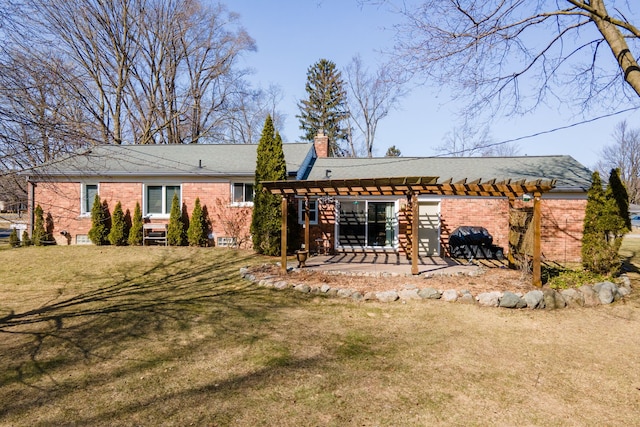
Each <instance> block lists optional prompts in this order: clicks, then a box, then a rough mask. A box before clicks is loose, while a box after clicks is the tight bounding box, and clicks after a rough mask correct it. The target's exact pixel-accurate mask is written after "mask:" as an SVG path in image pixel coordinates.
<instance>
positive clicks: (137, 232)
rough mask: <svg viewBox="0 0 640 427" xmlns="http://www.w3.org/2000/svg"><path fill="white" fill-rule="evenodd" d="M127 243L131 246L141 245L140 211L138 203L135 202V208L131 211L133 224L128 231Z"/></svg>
mask: <svg viewBox="0 0 640 427" xmlns="http://www.w3.org/2000/svg"><path fill="white" fill-rule="evenodd" d="M127 241H128V243H129V244H130V245H132V246H140V245H142V210H141V209H140V203H138V202H136V208H135V209H134V211H133V222H132V224H131V229H129V238H128V239H127Z"/></svg>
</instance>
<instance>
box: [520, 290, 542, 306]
mask: <svg viewBox="0 0 640 427" xmlns="http://www.w3.org/2000/svg"><path fill="white" fill-rule="evenodd" d="M522 298H523V299H524V300H525V301H526V303H527V307H529V308H531V309H536V308H544V294H543V293H542V291H539V290H537V289H536V290H534V291H529V292H527V293H526V294H524V297H522Z"/></svg>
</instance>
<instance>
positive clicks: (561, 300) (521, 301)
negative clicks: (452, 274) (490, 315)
mask: <svg viewBox="0 0 640 427" xmlns="http://www.w3.org/2000/svg"><path fill="white" fill-rule="evenodd" d="M334 274H335V273H334ZM340 274H345V275H348V274H349V273H340ZM240 275H241V276H242V277H243V278H244V279H246V280H249V281H250V282H253V283H256V284H257V285H258V286H261V287H265V288H273V289H278V290H283V289H293V290H295V291H298V292H302V293H313V294H321V295H328V296H335V297H339V298H350V299H352V300H354V301H379V302H394V301H402V302H406V301H409V300H443V301H447V302H458V303H462V304H477V305H480V306H483V307H503V308H530V309H547V310H553V309H558V308H565V307H594V306H597V305H601V304H611V303H613V302H614V301H618V300H620V299H622V298H624V297H625V296H627V295H629V294H630V293H631V282H630V280H629V278H628V277H627V276H622V277H621V283H620V284H615V283H613V282H601V283H596V284H594V285H583V286H580V287H579V288H576V289H563V290H561V291H556V290H555V289H550V288H545V289H536V290H532V291H529V292H527V293H526V294H524V295H523V294H520V293H514V292H510V291H505V292H500V291H494V292H483V293H480V294H478V295H475V296H474V295H472V294H471V292H470V291H468V290H460V291H458V290H456V289H446V290H440V289H434V288H430V287H426V288H418V287H417V286H415V285H410V284H407V285H404V287H403V288H402V289H399V290H389V291H380V292H367V293H365V294H364V295H363V294H362V293H360V292H359V291H356V290H353V289H348V288H337V287H331V286H329V285H327V284H323V285H308V284H306V283H294V282H288V281H285V280H280V279H279V278H277V277H273V276H266V277H263V278H258V277H256V276H255V275H253V274H251V270H250V269H249V268H241V269H240ZM358 275H362V273H358Z"/></svg>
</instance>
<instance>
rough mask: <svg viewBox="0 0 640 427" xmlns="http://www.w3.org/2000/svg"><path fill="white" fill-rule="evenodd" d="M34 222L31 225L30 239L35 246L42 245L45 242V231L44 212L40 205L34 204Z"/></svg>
mask: <svg viewBox="0 0 640 427" xmlns="http://www.w3.org/2000/svg"><path fill="white" fill-rule="evenodd" d="M34 213H35V223H34V225H33V236H32V238H31V241H32V242H33V244H34V245H35V246H42V245H44V244H45V240H46V235H47V232H46V230H45V229H44V212H43V211H42V208H41V207H40V205H38V206H36V209H35V211H34Z"/></svg>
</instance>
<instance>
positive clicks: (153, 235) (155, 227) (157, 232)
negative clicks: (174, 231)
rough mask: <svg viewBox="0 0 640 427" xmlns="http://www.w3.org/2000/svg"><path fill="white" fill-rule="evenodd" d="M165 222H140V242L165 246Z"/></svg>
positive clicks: (166, 226)
mask: <svg viewBox="0 0 640 427" xmlns="http://www.w3.org/2000/svg"><path fill="white" fill-rule="evenodd" d="M167 230H168V225H167V224H142V244H143V245H145V246H146V245H147V244H151V243H155V244H163V245H165V246H167Z"/></svg>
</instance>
